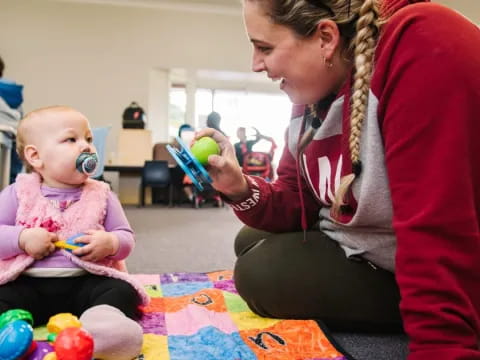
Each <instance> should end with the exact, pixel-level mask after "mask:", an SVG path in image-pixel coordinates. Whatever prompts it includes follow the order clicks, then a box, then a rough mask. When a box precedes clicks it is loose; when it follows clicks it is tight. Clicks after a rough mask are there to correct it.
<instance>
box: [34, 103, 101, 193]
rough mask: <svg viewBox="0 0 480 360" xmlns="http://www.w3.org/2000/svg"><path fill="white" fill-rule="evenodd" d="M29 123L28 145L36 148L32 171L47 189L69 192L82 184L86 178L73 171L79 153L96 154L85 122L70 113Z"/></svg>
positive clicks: (56, 113)
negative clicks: (29, 142) (40, 176)
mask: <svg viewBox="0 0 480 360" xmlns="http://www.w3.org/2000/svg"><path fill="white" fill-rule="evenodd" d="M34 121H35V123H32V129H34V133H33V134H32V142H31V144H32V145H33V146H35V147H36V149H37V151H38V157H39V160H40V162H39V166H37V167H36V168H35V170H36V171H37V172H38V173H40V175H42V177H43V182H44V183H45V184H46V185H47V186H52V187H59V188H69V187H76V186H79V185H81V184H83V183H84V182H85V180H86V179H87V177H88V176H87V175H85V174H83V173H81V172H79V171H78V170H77V169H76V166H75V163H76V160H77V158H78V156H79V155H80V154H81V153H82V152H89V153H92V152H96V150H95V147H94V146H93V143H92V141H93V136H92V131H91V130H90V125H89V123H88V120H87V118H86V117H85V116H84V115H82V114H81V113H79V112H77V111H74V110H66V111H53V112H52V113H51V114H44V115H42V116H41V118H40V119H35V120H34Z"/></svg>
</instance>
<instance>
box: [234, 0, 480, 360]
mask: <svg viewBox="0 0 480 360" xmlns="http://www.w3.org/2000/svg"><path fill="white" fill-rule="evenodd" d="M414 2H417V4H413V3H414ZM407 5H408V6H407ZM384 11H387V12H388V14H391V17H390V19H389V21H388V23H387V24H386V25H385V26H384V28H383V30H382V34H381V37H380V39H379V43H378V46H377V49H376V54H375V69H374V73H373V75H372V83H371V92H370V95H369V104H368V114H367V118H366V119H365V122H364V124H363V129H362V135H361V151H360V156H361V161H362V164H363V171H362V174H361V176H360V177H359V178H358V179H357V180H355V182H354V186H353V188H352V195H353V196H352V197H351V199H350V203H349V205H350V208H351V209H352V211H351V212H350V213H348V214H346V215H344V216H342V218H341V219H340V220H341V221H340V222H337V221H335V220H334V219H333V218H332V217H331V216H330V205H331V203H332V199H333V194H334V193H335V190H336V188H337V187H338V184H339V179H340V176H341V175H344V174H346V173H349V172H350V171H351V163H350V160H349V159H350V154H349V150H348V146H347V141H348V135H349V125H348V123H349V114H350V111H349V106H348V104H349V94H350V92H351V89H350V85H349V84H347V85H346V86H345V88H344V89H343V90H342V91H341V93H340V94H339V95H338V96H337V98H336V99H335V100H334V102H333V103H332V104H331V105H330V107H329V109H328V112H327V115H326V116H325V118H324V119H323V123H322V125H321V126H320V128H319V129H318V130H317V132H316V134H315V136H314V139H313V141H312V142H311V143H310V144H309V145H308V146H307V148H306V149H305V150H304V152H303V153H302V154H298V153H297V149H296V147H297V142H298V139H299V136H300V135H301V133H302V131H303V129H304V127H305V126H309V125H308V122H307V124H306V125H305V122H304V120H303V107H298V106H296V107H294V111H293V116H292V121H291V123H290V126H289V129H288V133H287V146H286V147H285V150H284V154H283V156H282V159H281V161H280V165H279V168H278V179H277V180H276V181H275V182H273V183H271V184H269V183H266V182H265V181H263V180H262V179H260V178H255V177H249V178H248V180H249V182H250V185H251V186H250V188H251V193H250V196H249V197H248V198H247V199H244V200H243V201H239V202H237V203H234V204H232V206H233V208H234V210H235V212H236V214H237V216H238V217H239V218H240V219H241V220H242V221H243V222H245V223H246V224H247V225H250V226H252V227H255V228H259V229H263V230H267V231H271V232H284V231H295V230H300V229H301V224H302V209H303V212H304V214H305V215H306V218H305V223H306V225H308V226H312V225H313V224H315V223H316V222H318V224H319V227H320V230H321V231H323V232H324V233H326V234H328V235H329V236H330V237H331V238H332V239H334V240H336V241H338V242H339V244H340V246H342V248H343V249H344V250H345V253H346V255H347V256H350V255H354V254H357V255H361V256H363V257H364V258H366V259H368V260H370V261H372V262H373V263H376V264H377V265H379V266H381V267H383V268H386V269H389V270H391V271H395V275H396V279H397V282H398V284H399V287H400V291H401V296H402V300H401V304H400V308H401V312H402V316H403V320H404V326H405V330H406V332H407V334H408V336H409V337H410V340H411V341H410V350H411V353H410V355H409V358H408V359H409V360H474V359H475V360H478V359H480V350H479V334H480V159H479V154H480V138H479V137H480V30H479V29H478V27H477V26H475V25H474V24H472V23H471V22H469V21H468V20H466V19H465V18H464V17H463V16H462V15H460V14H458V13H456V12H454V11H452V10H449V9H447V8H445V7H443V6H440V5H437V4H432V3H427V2H426V1H407V0H390V1H388V3H387V4H386V7H385V8H384ZM299 168H301V170H299ZM298 174H302V175H301V176H300V175H298ZM297 175H298V176H299V177H298V179H297ZM300 189H301V190H302V191H301V192H302V193H303V197H302V196H301V192H300V191H299V190H300ZM310 241H314V240H310Z"/></svg>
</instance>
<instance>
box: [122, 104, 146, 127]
mask: <svg viewBox="0 0 480 360" xmlns="http://www.w3.org/2000/svg"><path fill="white" fill-rule="evenodd" d="M122 118H123V128H124V129H144V128H145V111H144V110H143V109H142V108H141V107H140V106H139V105H138V104H137V103H136V102H132V103H131V104H130V105H129V106H128V107H127V108H126V109H125V110H124V112H123V116H122Z"/></svg>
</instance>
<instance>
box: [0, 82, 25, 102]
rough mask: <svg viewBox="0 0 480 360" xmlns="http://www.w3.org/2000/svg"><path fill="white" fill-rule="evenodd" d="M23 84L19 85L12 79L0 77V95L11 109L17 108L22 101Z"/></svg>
mask: <svg viewBox="0 0 480 360" xmlns="http://www.w3.org/2000/svg"><path fill="white" fill-rule="evenodd" d="M22 91H23V85H19V84H17V83H15V82H13V81H8V80H6V79H3V78H2V79H0V97H1V98H3V100H5V102H6V103H7V104H8V106H10V107H11V108H12V109H17V108H18V107H19V106H20V105H22V102H23V94H22Z"/></svg>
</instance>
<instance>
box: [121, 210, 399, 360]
mask: <svg viewBox="0 0 480 360" xmlns="http://www.w3.org/2000/svg"><path fill="white" fill-rule="evenodd" d="M125 210H126V214H127V217H128V219H129V221H130V224H131V226H132V227H133V229H134V230H135V234H136V240H137V242H136V247H135V250H134V252H133V254H132V255H131V256H130V257H129V258H128V260H127V265H128V269H129V271H130V272H132V273H163V272H173V271H182V272H206V271H215V270H224V269H232V268H233V265H234V263H235V255H234V253H233V239H234V236H235V234H236V233H237V232H238V230H239V229H240V228H241V227H242V224H241V223H240V221H239V220H238V219H237V218H236V217H235V215H234V214H233V212H232V211H231V210H230V209H229V208H228V207H225V208H211V207H205V208H201V209H192V208H189V207H186V206H184V207H174V208H167V207H164V206H148V207H146V208H143V209H139V208H136V207H126V209H125ZM352 306H354V305H352ZM333 338H334V340H335V341H336V342H338V344H339V345H341V346H342V347H343V348H344V349H345V350H346V351H347V352H349V353H350V354H351V355H352V356H353V357H354V358H355V359H356V360H403V359H405V358H406V356H407V339H406V337H405V336H400V335H381V334H379V335H372V334H358V333H355V334H344V333H342V334H338V333H336V334H333Z"/></svg>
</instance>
